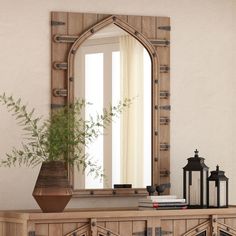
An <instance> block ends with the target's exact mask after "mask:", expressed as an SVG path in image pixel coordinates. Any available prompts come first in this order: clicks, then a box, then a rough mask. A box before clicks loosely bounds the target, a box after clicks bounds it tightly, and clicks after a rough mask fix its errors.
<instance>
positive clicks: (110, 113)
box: [0, 93, 131, 176]
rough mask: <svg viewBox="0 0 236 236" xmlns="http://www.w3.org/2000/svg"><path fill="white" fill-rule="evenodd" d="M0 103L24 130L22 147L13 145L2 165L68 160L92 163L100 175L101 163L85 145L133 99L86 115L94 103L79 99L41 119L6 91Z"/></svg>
mask: <svg viewBox="0 0 236 236" xmlns="http://www.w3.org/2000/svg"><path fill="white" fill-rule="evenodd" d="M0 104H2V105H4V106H6V107H7V110H8V111H9V112H10V113H11V114H12V116H14V117H15V119H16V120H17V123H18V124H19V125H20V126H21V127H22V130H23V131H25V133H24V136H23V137H24V139H23V142H22V148H21V149H17V148H13V149H12V151H11V153H10V154H6V155H7V158H6V159H4V160H0V165H3V166H9V167H10V166H12V165H15V164H16V163H18V164H19V165H26V166H35V165H38V164H40V163H41V162H43V161H56V160H57V161H58V160H59V161H65V162H67V163H68V164H71V165H77V167H78V168H80V167H82V169H83V170H85V169H86V167H88V166H89V167H90V169H89V171H90V172H93V173H95V175H96V176H97V175H100V174H99V173H101V167H100V166H99V165H97V163H93V162H92V161H91V159H90V158H89V157H88V156H87V155H86V154H85V153H84V148H85V146H87V145H88V144H89V143H91V142H93V141H94V140H95V139H96V138H97V137H98V136H99V135H102V134H103V133H102V132H103V129H104V128H106V127H107V126H108V125H110V124H111V123H112V121H113V119H114V118H117V117H119V115H120V114H121V113H122V112H123V110H124V109H125V108H127V107H128V106H129V105H130V104H131V99H124V101H120V102H119V103H118V105H117V106H109V108H107V109H105V108H104V109H103V114H97V115H96V117H92V116H90V117H89V119H87V120H86V119H84V118H83V117H84V109H85V107H86V106H89V105H91V104H89V103H87V102H85V100H83V99H78V100H76V101H75V103H74V104H73V105H71V106H65V107H63V108H60V109H57V110H56V111H53V112H52V114H51V117H50V118H48V119H42V117H37V116H36V115H35V110H34V109H32V110H28V108H27V106H26V105H24V104H22V102H21V99H18V100H15V99H14V98H13V97H12V96H6V94H5V93H4V94H2V95H0Z"/></svg>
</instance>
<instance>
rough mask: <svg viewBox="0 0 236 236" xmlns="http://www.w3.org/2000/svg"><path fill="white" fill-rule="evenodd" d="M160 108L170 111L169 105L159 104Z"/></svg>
mask: <svg viewBox="0 0 236 236" xmlns="http://www.w3.org/2000/svg"><path fill="white" fill-rule="evenodd" d="M159 109H160V110H167V111H170V110H171V106H170V105H164V106H159Z"/></svg>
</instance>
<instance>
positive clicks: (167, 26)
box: [158, 25, 171, 31]
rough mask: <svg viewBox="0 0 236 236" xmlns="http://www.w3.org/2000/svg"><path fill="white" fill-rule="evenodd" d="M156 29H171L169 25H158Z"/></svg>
mask: <svg viewBox="0 0 236 236" xmlns="http://www.w3.org/2000/svg"><path fill="white" fill-rule="evenodd" d="M158 29H159V30H166V31H171V27H170V25H166V26H159V27H158Z"/></svg>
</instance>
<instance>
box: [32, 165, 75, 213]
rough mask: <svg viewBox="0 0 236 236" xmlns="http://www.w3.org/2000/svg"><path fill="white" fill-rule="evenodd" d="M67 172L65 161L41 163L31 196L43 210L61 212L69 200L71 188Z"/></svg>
mask: <svg viewBox="0 0 236 236" xmlns="http://www.w3.org/2000/svg"><path fill="white" fill-rule="evenodd" d="M67 173H68V172H67V165H66V164H65V162H62V161H50V162H44V163H43V164H42V166H41V169H40V172H39V176H38V179H37V182H36V184H35V187H34V191H33V197H34V198H35V200H36V202H37V203H38V205H39V206H40V208H41V209H42V211H43V212H62V211H63V210H64V208H65V207H66V205H67V203H68V202H69V201H70V199H71V197H72V188H71V187H70V184H69V181H68V175H67Z"/></svg>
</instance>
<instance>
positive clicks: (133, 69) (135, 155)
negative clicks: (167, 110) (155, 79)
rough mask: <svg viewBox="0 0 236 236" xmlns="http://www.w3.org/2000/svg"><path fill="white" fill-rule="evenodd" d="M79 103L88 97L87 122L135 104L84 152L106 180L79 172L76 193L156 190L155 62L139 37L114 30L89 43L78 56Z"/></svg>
mask: <svg viewBox="0 0 236 236" xmlns="http://www.w3.org/2000/svg"><path fill="white" fill-rule="evenodd" d="M74 63H75V64H74V70H75V97H83V98H85V100H86V101H87V102H90V103H92V104H93V105H92V106H86V108H85V111H84V116H85V118H86V117H89V116H90V115H92V116H93V115H94V116H96V115H97V113H98V114H101V113H102V111H103V107H107V106H109V105H110V104H112V105H113V106H116V105H117V104H118V102H119V101H120V100H122V99H124V98H133V101H132V104H131V106H130V107H129V108H128V109H127V110H126V111H125V112H124V113H123V114H122V115H121V117H120V118H115V120H114V122H113V123H112V125H111V126H109V127H107V128H106V129H105V130H104V131H103V133H104V135H102V136H100V137H99V138H97V139H96V141H95V142H93V143H92V144H91V145H89V146H87V147H85V149H84V152H85V153H86V154H88V155H89V157H90V158H91V159H92V160H93V161H95V162H97V163H98V164H99V165H100V166H101V167H102V168H103V169H104V174H105V178H104V179H103V180H100V179H94V176H92V175H87V173H88V172H89V171H88V170H86V171H85V173H84V174H83V173H79V172H78V170H77V169H76V168H75V170H74V172H75V173H74V188H75V189H98V188H112V187H113V186H114V184H132V187H134V188H144V187H145V186H146V185H150V184H151V148H152V147H151V104H152V96H151V59H150V56H149V54H148V52H147V50H146V49H145V48H144V47H143V46H142V44H140V43H139V41H138V40H136V39H135V38H134V37H133V36H131V35H129V34H128V33H127V32H125V31H124V30H122V29H121V28H119V27H118V26H116V25H114V24H111V25H109V26H107V27H105V28H103V29H102V30H100V31H98V32H96V33H95V34H93V36H91V37H90V38H88V39H87V40H85V42H84V43H83V44H82V45H81V46H80V47H79V49H78V50H77V52H76V55H75V62H74Z"/></svg>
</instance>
